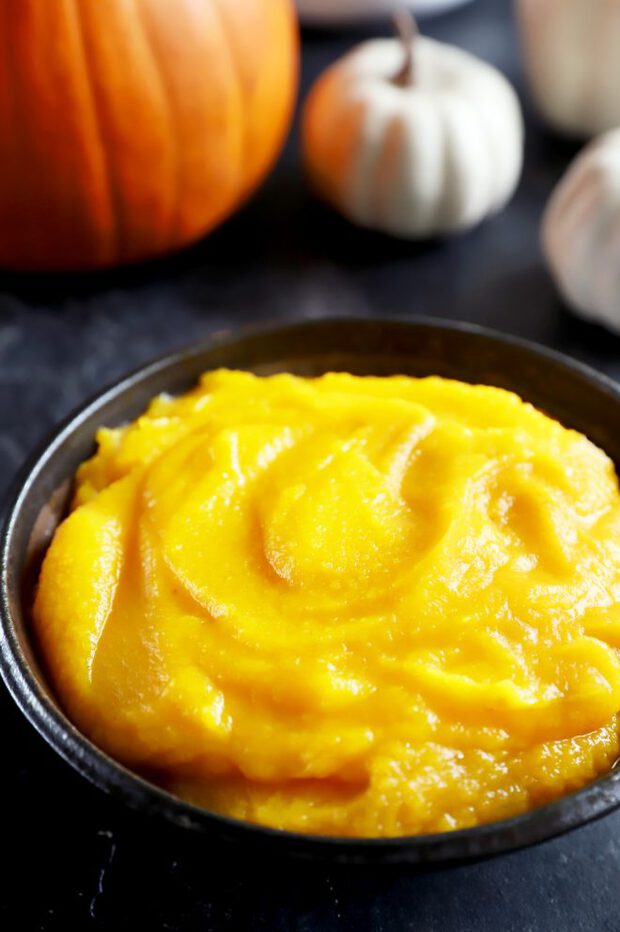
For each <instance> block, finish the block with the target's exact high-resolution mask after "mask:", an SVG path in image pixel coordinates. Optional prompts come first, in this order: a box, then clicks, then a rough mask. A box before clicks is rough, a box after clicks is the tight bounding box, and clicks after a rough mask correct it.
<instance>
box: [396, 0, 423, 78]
mask: <svg viewBox="0 0 620 932" xmlns="http://www.w3.org/2000/svg"><path fill="white" fill-rule="evenodd" d="M394 26H395V27H396V33H397V35H398V37H399V39H400V40H401V42H402V44H403V52H404V55H405V60H404V62H403V64H402V67H401V68H400V69H399V71H398V72H397V74H396V75H395V76H394V78H393V81H394V84H397V85H398V86H399V87H410V86H411V85H412V84H413V82H414V81H415V63H414V60H413V49H414V44H415V40H416V37H417V36H418V35H419V29H418V24H417V23H416V21H415V17H414V15H413V13H412V12H411V10H406V9H405V8H404V7H403V8H402V9H400V10H397V11H396V13H395V14H394Z"/></svg>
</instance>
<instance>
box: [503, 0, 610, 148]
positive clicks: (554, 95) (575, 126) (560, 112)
mask: <svg viewBox="0 0 620 932" xmlns="http://www.w3.org/2000/svg"><path fill="white" fill-rule="evenodd" d="M516 7H517V14H518V20H519V25H520V32H521V41H522V46H523V54H524V59H525V69H526V72H527V77H528V80H529V84H530V87H531V90H532V94H533V96H534V99H535V101H536V104H537V106H538V108H539V110H540V112H541V113H542V115H543V116H544V117H545V118H546V119H547V120H548V121H549V123H551V125H552V126H554V127H555V128H556V129H558V130H560V131H562V132H565V133H568V134H570V135H576V136H594V135H596V134H597V133H602V132H604V131H606V130H609V129H613V128H614V127H616V126H620V0H516Z"/></svg>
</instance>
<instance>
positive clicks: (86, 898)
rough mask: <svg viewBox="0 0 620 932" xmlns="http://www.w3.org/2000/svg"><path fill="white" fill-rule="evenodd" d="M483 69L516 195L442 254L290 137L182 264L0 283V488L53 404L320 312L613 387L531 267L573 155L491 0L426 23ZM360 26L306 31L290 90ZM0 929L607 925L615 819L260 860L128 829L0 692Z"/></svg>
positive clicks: (577, 326) (50, 418) (615, 881)
mask: <svg viewBox="0 0 620 932" xmlns="http://www.w3.org/2000/svg"><path fill="white" fill-rule="evenodd" d="M424 28H425V30H426V31H427V32H429V33H431V34H433V35H436V36H437V37H439V38H445V39H447V40H449V41H454V42H456V43H457V44H460V45H463V46H465V47H467V48H469V49H471V50H472V51H474V52H475V53H477V54H479V55H481V56H482V57H484V58H486V59H488V60H490V61H493V62H495V63H496V64H498V65H499V66H500V67H501V68H502V69H503V70H504V71H505V72H506V73H507V74H508V76H509V77H510V78H511V79H512V80H513V81H514V82H515V83H516V85H517V87H518V88H519V90H520V92H521V94H522V97H523V102H524V107H525V110H526V115H527V120H528V138H527V151H526V167H525V173H524V178H523V181H522V183H521V186H520V188H519V191H518V194H517V196H516V198H515V200H514V201H513V202H512V204H511V205H510V207H509V208H508V209H507V210H506V211H505V212H504V213H503V214H502V215H501V216H500V217H498V218H497V219H495V220H493V221H492V222H490V223H488V224H486V225H484V226H483V227H481V228H480V229H478V230H477V231H475V232H473V233H471V234H469V235H467V236H465V237H463V238H461V239H458V240H454V241H452V242H450V243H447V244H429V245H424V246H414V245H406V244H400V243H395V242H392V241H390V240H388V239H386V238H383V237H379V236H375V235H372V234H369V233H364V232H362V231H359V230H355V229H353V228H352V227H350V226H348V225H347V224H346V223H345V222H344V221H341V220H339V219H338V218H337V217H336V216H334V215H333V214H331V213H330V212H329V211H328V210H326V209H324V208H322V207H321V206H319V205H318V204H316V203H315V202H313V200H312V198H311V197H310V195H309V194H308V193H307V190H306V188H305V185H304V182H303V179H302V176H301V172H300V168H299V156H298V138H297V132H296V131H294V132H293V134H292V137H291V140H290V142H289V144H288V145H287V148H286V150H285V152H284V155H283V157H282V159H281V161H280V164H279V166H278V168H277V170H276V171H275V172H274V174H273V175H272V176H271V178H270V179H269V181H268V183H267V184H266V185H265V186H264V187H263V189H262V190H261V192H260V193H259V194H258V195H257V197H256V198H255V199H254V200H253V201H252V203H251V204H249V205H248V206H247V208H246V209H245V210H244V211H242V212H241V213H240V214H239V215H238V216H237V217H236V218H235V219H234V220H232V221H230V222H229V223H228V224H227V225H226V226H225V227H224V228H223V229H221V230H220V231H218V232H217V233H216V234H215V235H213V236H211V237H210V238H209V239H207V240H206V241H204V242H203V243H201V244H199V245H198V246H197V247H195V248H194V249H192V250H190V251H189V252H187V253H185V254H183V255H181V256H178V257H175V258H173V259H170V260H166V261H164V262H161V263H158V264H153V265H150V266H146V267H144V266H143V267H141V268H137V269H133V270H129V271H122V272H116V273H113V274H107V275H98V276H94V277H93V276H87V277H81V278H69V277H61V278H54V277H49V276H47V277H37V276H14V275H8V274H2V275H0V467H1V468H0V481H1V483H2V486H3V489H4V488H6V486H7V485H8V483H9V481H10V479H11V478H12V475H13V474H14V472H15V470H16V468H17V467H18V466H19V465H20V463H21V462H22V460H23V459H24V457H25V455H26V454H27V453H28V451H29V450H31V449H32V448H33V446H35V445H36V444H37V443H38V442H39V441H40V440H41V438H42V437H43V435H44V434H45V433H46V431H47V430H48V429H49V428H50V427H51V426H52V425H53V424H54V422H56V421H57V420H58V419H59V418H61V417H62V416H63V415H65V414H66V413H67V412H68V411H69V410H70V409H71V408H72V407H74V406H75V405H77V404H78V403H81V402H82V401H83V400H84V399H85V398H86V397H87V396H88V395H90V394H92V393H93V392H94V391H95V390H97V389H98V388H100V387H101V386H102V385H104V384H105V383H108V382H110V381H112V380H113V379H115V378H116V377H117V376H119V375H121V374H122V373H124V372H126V371H127V370H128V369H131V368H133V367H135V366H136V365H138V364H140V363H142V362H144V361H146V360H148V359H150V358H152V357H154V356H156V355H158V354H160V353H162V352H164V351H166V350H169V349H172V348H177V347H179V346H182V345H183V344H186V343H189V342H192V341H194V340H203V339H205V338H206V337H208V335H209V334H210V333H212V332H214V331H219V330H222V329H234V328H235V327H237V326H239V325H241V324H243V323H247V322H258V321H260V320H263V319H265V320H267V319H282V320H284V319H294V318H312V317H320V316H326V315H341V316H349V315H350V316H358V315H361V316H371V315H381V314H389V315H391V316H402V317H408V316H411V315H415V314H419V313H423V314H430V315H436V316H437V317H451V318H458V319H464V320H471V321H476V322H478V323H484V324H487V325H491V326H494V327H496V328H498V329H500V330H505V331H508V332H511V333H516V334H520V335H522V336H527V337H530V338H533V339H535V340H538V341H539V342H541V343H545V344H547V345H550V346H555V347H556V348H559V349H562V350H564V351H566V352H568V353H570V354H572V355H573V356H576V357H579V358H581V359H583V360H585V361H587V362H589V363H591V364H593V365H595V366H596V367H598V368H599V369H601V370H604V371H606V372H608V373H610V374H611V375H613V376H615V377H620V340H618V339H617V338H615V337H612V336H610V335H608V334H606V333H604V332H603V331H602V330H599V329H598V328H596V327H593V326H589V325H586V324H583V323H580V322H579V321H577V320H575V319H573V318H571V317H570V316H569V315H568V314H567V313H566V312H565V311H564V310H563V308H562V306H561V303H560V301H559V300H558V298H557V297H556V295H555V292H554V289H553V287H552V284H551V282H550V280H549V278H548V276H547V274H546V272H545V269H544V266H543V263H542V260H541V257H540V253H539V246H538V228H539V221H540V215H541V211H542V209H543V206H544V204H545V201H546V199H547V197H548V195H549V192H550V191H551V189H552V187H553V185H554V183H555V182H556V180H557V179H558V177H559V176H560V174H561V172H562V171H563V169H564V167H565V166H566V164H567V163H568V161H569V160H570V158H571V157H572V155H573V154H574V152H575V151H576V146H575V145H573V144H571V143H566V142H562V141H560V140H558V139H556V138H554V137H553V136H551V135H550V134H548V133H547V132H546V131H545V130H544V129H543V128H542V126H541V125H540V124H539V123H538V122H537V120H536V118H535V116H534V115H533V114H532V113H531V110H530V105H529V103H528V100H527V95H526V94H525V93H524V91H523V84H522V79H521V75H520V68H519V63H518V56H517V49H516V38H515V34H514V25H513V22H512V17H511V12H510V3H509V2H508V0H476V2H475V3H474V4H472V5H471V6H470V7H464V8H463V9H462V10H459V11H457V12H454V13H451V14H447V15H446V16H444V17H441V18H438V19H435V20H432V21H428V22H426V23H425V24H424ZM362 35H363V33H362V32H361V31H360V32H358V33H348V34H346V35H345V34H343V33H340V34H338V33H331V34H330V33H319V32H312V33H308V34H306V36H305V38H304V69H303V89H304V90H305V89H306V88H307V86H308V84H309V82H310V81H311V80H312V79H313V77H314V76H315V75H316V74H318V72H319V71H320V70H322V69H323V68H324V67H325V66H326V65H327V64H328V63H329V62H330V61H332V60H333V59H334V58H336V57H337V56H338V55H339V54H340V53H341V52H342V51H344V50H345V49H346V48H347V47H348V46H349V45H350V44H351V43H352V42H354V41H356V40H357V39H358V38H360V37H361V36H362ZM0 727H1V730H2V738H3V743H2V748H3V752H2V759H1V766H0V790H1V795H0V800H1V805H2V824H1V829H0V844H1V847H2V852H3V855H4V857H3V866H2V868H1V872H0V877H1V881H0V923H1V927H2V928H3V929H7V930H10V932H13V930H18V932H21V930H27V932H30V930H56V929H59V930H74V929H75V930H81V929H86V930H90V929H106V930H123V929H132V930H139V932H142V930H145V932H156V930H165V929H171V930H183V932H185V930H187V932H194V930H204V932H208V930H219V929H228V928H231V929H232V928H237V929H266V930H289V929H290V930H300V932H314V930H331V929H339V930H354V932H364V930H373V932H403V930H423V932H435V930H441V932H453V930H459V932H460V930H463V932H467V930H470V929H471V930H477V932H486V930H492V932H497V930H502V932H512V930H515V932H516V930H518V932H526V930H528V932H529V930H536V932H538V930H541V932H542V930H545V932H547V930H551V932H555V930H558V932H573V930H589V932H592V930H596V932H603V930H610V932H611V930H620V815H617V816H612V817H609V818H607V819H605V820H604V821H602V822H600V823H598V824H596V825H593V826H590V827H587V828H585V829H582V830H580V831H578V832H576V833H574V834H573V835H570V836H568V837H566V838H564V839H560V840H558V841H554V842H551V843H548V844H546V845H544V846H542V847H539V848H537V849H535V850H532V851H528V852H522V853H519V854H515V855H512V856H510V857H504V858H501V859H498V860H496V861H492V862H487V863H485V864H480V865H476V866H473V867H468V868H460V869H456V870H451V871H448V872H444V873H437V874H422V875H415V874H414V873H413V872H412V871H411V870H409V869H398V868H391V869H383V870H375V871H372V872H370V871H368V870H364V869H360V868H355V869H353V868H349V869H342V868H339V869H328V868H325V867H317V866H312V865H309V864H305V863H290V864H275V863H265V862H264V861H262V862H259V861H257V860H255V859H252V858H247V857H243V856H242V855H241V854H240V853H238V852H232V853H231V852H227V851H223V850H213V849H211V848H209V847H207V846H206V845H205V844H204V843H196V842H194V841H193V840H191V839H190V838H188V837H187V836H185V835H184V834H179V833H174V832H169V831H167V830H164V829H163V828H162V827H161V826H159V825H150V824H146V823H145V822H144V821H142V820H141V819H140V818H139V817H137V816H135V815H133V814H131V813H128V812H126V811H125V810H123V809H122V808H120V807H119V806H117V805H115V804H114V803H112V802H111V801H109V800H107V799H105V798H104V797H103V795H102V794H100V793H99V792H98V791H96V790H94V789H92V788H91V787H89V786H87V785H86V784H85V783H84V782H83V781H82V780H81V779H79V778H78V777H77V776H75V775H74V774H73V773H72V772H70V771H69V769H68V768H67V767H66V766H65V765H64V764H63V763H62V762H61V761H60V760H59V759H57V758H56V757H55V756H54V755H53V754H52V752H51V751H49V750H48V749H47V748H46V746H45V745H44V744H43V742H42V741H41V740H40V739H39V738H38V737H37V736H36V735H35V734H34V732H33V731H32V730H31V729H30V727H29V726H28V725H27V724H26V723H25V721H23V720H22V718H21V717H20V715H19V713H18V712H17V711H16V710H15V708H14V707H13V706H12V703H11V701H10V699H9V697H8V695H7V694H6V692H5V690H4V689H3V688H1V687H0Z"/></svg>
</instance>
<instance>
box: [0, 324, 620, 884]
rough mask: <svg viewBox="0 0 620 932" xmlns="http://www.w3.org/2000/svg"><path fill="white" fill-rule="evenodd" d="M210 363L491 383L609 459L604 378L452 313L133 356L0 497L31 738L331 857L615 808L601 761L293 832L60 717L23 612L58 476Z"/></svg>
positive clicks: (391, 854)
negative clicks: (524, 797)
mask: <svg viewBox="0 0 620 932" xmlns="http://www.w3.org/2000/svg"><path fill="white" fill-rule="evenodd" d="M219 366H227V367H230V368H241V369H251V370H253V371H255V372H258V373H262V374H266V373H270V372H278V371H291V372H296V373H300V374H304V375H316V374H319V373H322V372H325V371H327V370H345V371H349V372H353V373H358V374H375V375H385V374H391V373H404V374H410V375H418V376H420V375H429V374H436V375H442V376H445V377H451V378H458V379H461V380H463V381H468V382H474V383H476V382H478V383H487V384H491V385H497V386H500V387H502V388H507V389H511V390H513V391H516V392H518V393H519V394H520V395H521V396H522V397H523V398H525V399H526V400H528V401H530V402H532V403H533V404H534V405H536V406H537V407H538V408H540V409H542V410H544V411H546V412H548V413H549V414H550V415H552V416H553V417H555V418H557V419H558V420H560V421H561V422H562V423H564V424H565V425H566V426H569V427H573V428H575V429H577V430H579V431H582V432H583V433H585V434H587V435H588V436H589V437H590V438H591V439H592V440H593V441H594V442H595V443H596V444H598V445H599V446H600V447H602V448H603V449H604V450H606V451H607V453H608V454H609V455H610V456H611V457H612V459H613V460H614V462H615V463H616V464H620V389H619V388H618V387H616V385H614V384H613V383H612V382H610V381H609V380H608V379H606V378H604V377H603V376H601V375H598V374H597V373H596V372H594V371H592V370H590V369H587V368H586V367H585V366H582V365H580V364H578V363H576V362H572V361H571V360H568V359H564V358H562V357H560V356H558V355H557V354H555V353H552V352H550V351H548V350H544V349H540V348H538V347H536V346H533V345H531V344H528V343H525V342H523V341H521V340H517V339H514V338H511V337H504V336H500V335H498V334H495V333H492V332H491V331H486V330H482V329H480V328H477V327H472V326H469V325H466V324H461V323H435V322H433V321H430V320H423V319H416V320H415V321H413V322H404V321H388V320H382V321H371V320H324V321H317V322H311V323H302V324H298V325H292V326H286V327H273V328H263V329H260V330H252V331H244V332H243V333H242V334H240V335H227V334H223V335H219V336H217V337H216V338H214V339H213V340H211V341H210V342H209V343H207V344H206V345H203V346H198V347H191V348H190V349H188V350H186V351H185V352H180V353H178V354H176V355H173V356H168V357H166V358H164V359H162V360H160V361H158V362H155V363H153V364H152V365H149V366H146V367H145V368H143V369H141V370H140V371H138V372H136V373H134V374H133V375H130V376H128V377H127V378H126V379H124V380H123V381H121V382H119V383H118V384H117V385H115V386H113V387H112V388H110V389H108V390H107V391H105V392H103V393H102V394H101V395H99V396H98V397H97V398H96V399H95V400H94V401H91V402H90V403H89V404H87V405H86V406H85V407H84V408H82V409H81V410H80V411H78V413H77V414H75V415H73V416H72V417H71V418H69V420H68V421H66V422H65V423H64V425H63V426H62V427H61V428H60V429H59V430H58V431H57V432H56V433H55V434H54V436H53V437H52V438H51V440H49V441H48V442H47V443H46V444H45V446H43V447H42V449H41V450H40V451H39V452H38V453H37V454H35V456H34V457H33V459H32V460H31V461H30V462H29V463H28V464H27V466H26V467H25V468H24V470H23V471H22V473H21V475H20V476H19V478H18V480H17V484H16V487H15V491H14V492H13V494H12V496H11V498H10V502H9V505H8V511H7V516H6V518H5V522H4V528H3V532H2V550H1V580H0V587H1V591H0V610H1V616H2V617H1V624H0V665H1V672H2V675H3V677H4V680H5V682H6V685H7V686H8V688H9V690H10V692H11V693H12V695H13V698H14V699H15V701H16V702H17V704H18V705H19V707H20V708H21V710H22V712H23V713H24V715H25V716H26V717H27V718H28V719H29V721H30V722H31V723H32V724H33V725H34V727H35V728H36V729H37V730H38V731H39V732H40V734H41V735H42V736H43V737H44V738H45V740H46V741H47V742H48V743H49V744H50V745H51V746H52V747H53V748H54V749H55V750H56V751H57V752H58V753H59V754H60V755H61V756H62V757H63V758H64V759H65V760H66V761H68V762H69V763H70V764H71V765H72V766H73V767H75V768H76V770H78V771H79V772H80V773H81V774H82V775H83V776H85V777H87V778H88V779H89V780H91V781H92V782H93V783H95V784H96V785H97V786H99V787H100V788H101V789H103V790H105V791H106V792H109V793H112V794H114V795H115V796H117V797H120V798H122V799H124V800H125V801H126V802H127V803H129V805H130V806H132V807H134V808H136V809H138V810H140V811H142V812H145V813H147V814H153V815H155V816H158V817H162V816H163V817H164V818H165V819H167V820H169V822H171V823H173V824H174V825H177V826H180V827H183V828H185V829H191V830H194V832H196V833H203V834H204V835H205V836H207V835H208V836H209V837H210V838H211V839H213V838H214V837H215V838H217V837H219V838H222V839H227V840H231V841H233V842H237V841H238V842H241V843H242V844H244V845H246V846H248V845H257V846H260V847H262V848H263V849H267V848H269V849H271V852H272V853H280V854H285V855H288V854H295V855H301V856H305V857H310V858H325V859H330V860H332V861H342V862H362V863H385V862H396V861H398V862H408V863H411V864H417V865H429V866H430V865H435V866H446V865H448V864H455V863H459V862H464V861H467V860H474V859H480V858H483V857H489V856H492V855H496V854H501V853H504V852H507V851H511V850H515V849H517V848H521V847H525V846H527V845H532V844H535V843H537V842H540V841H543V840H545V839H548V838H551V837H553V836H556V835H559V834H562V833H563V832H566V831H569V830H570V829H573V828H576V827H577V826H580V825H583V824H584V823H586V822H590V821H592V820H593V819H597V818H599V817H601V816H604V815H606V814H607V813H610V812H611V811H612V810H614V809H616V808H618V807H619V806H620V770H614V771H612V772H611V773H609V774H606V775H605V776H603V777H601V778H600V779H598V780H596V781H595V782H594V783H592V784H590V785H589V786H587V787H585V788H584V789H582V790H580V791H578V792H576V793H573V794H571V795H569V796H566V797H565V798H564V799H561V800H560V801H558V802H555V803H552V804H550V805H547V806H543V807H541V808H540V809H536V810H533V811H532V812H528V813H526V814H524V815H521V816H518V817H516V818H513V819H508V820H505V821H502V822H495V823H491V824H489V825H484V826H480V827H477V828H472V829H466V830H463V831H458V832H450V833H446V834H439V835H426V836H418V837H407V838H389V839H341V838H327V837H317V836H308V835H299V834H294V833H292V832H280V831H275V830H270V829H266V828H261V827H258V826H255V825H250V824H248V823H244V822H239V821H236V820H234V819H229V818H225V817H223V816H220V815H216V814H214V813H211V812H207V811H205V810H202V809H199V808H197V807H194V806H191V805H189V804H188V803H185V802H183V801H182V800H180V799H177V798H176V797H174V796H172V795H170V794H168V793H166V792H164V791H163V790H161V789H159V788H158V787H156V786H153V785H152V784H150V783H149V782H147V781H146V780H144V779H142V778H141V777H139V776H137V775H136V774H134V773H132V772H130V771H129V770H127V769H126V768H124V767H123V766H122V765H121V764H119V763H117V762H116V761H114V760H112V759H111V758H109V757H108V756H107V755H106V754H104V753H103V752H102V751H100V750H99V749H98V748H97V747H95V746H94V745H93V744H92V743H91V742H90V741H89V740H88V739H87V738H85V737H84V735H82V734H81V733H80V732H79V731H78V730H77V729H76V728H75V726H74V725H72V723H71V722H70V721H69V720H68V719H67V717H66V716H65V715H64V713H63V712H62V710H61V708H60V707H59V705H58V703H57V701H56V699H55V698H54V695H53V693H52V691H51V690H50V688H49V686H48V684H47V682H46V679H45V675H44V672H43V670H42V667H41V665H40V664H39V662H38V659H37V655H36V648H35V646H34V645H33V643H32V639H31V632H30V625H29V617H28V616H29V608H30V605H31V600H32V592H33V586H34V584H35V581H36V575H37V573H38V569H39V566H40V561H41V557H42V554H43V553H44V552H45V549H46V547H47V545H48V543H49V541H50V538H51V536H52V534H53V532H54V529H55V528H56V526H57V524H58V523H59V521H60V520H61V519H62V517H63V515H64V513H65V511H66V507H67V502H68V497H69V494H70V490H71V478H72V476H73V474H74V472H75V469H76V467H77V466H78V464H79V463H80V462H82V460H84V459H85V458H86V457H88V456H89V455H91V453H92V452H93V448H94V440H93V438H94V435H95V432H96V430H97V428H98V427H100V426H102V425H117V424H119V423H122V422H124V421H127V420H128V419H132V418H134V417H135V416H136V415H138V414H139V413H140V412H141V411H142V410H143V409H144V408H145V406H146V405H147V403H148V402H149V400H150V399H151V398H152V397H153V396H154V395H157V394H158V393H160V392H163V391H166V392H171V393H177V392H182V391H184V390H186V389H188V388H189V387H190V386H192V385H193V384H194V383H195V382H196V380H197V378H198V376H199V375H200V374H201V373H202V372H203V371H205V370H207V369H213V368H217V367H219Z"/></svg>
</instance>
